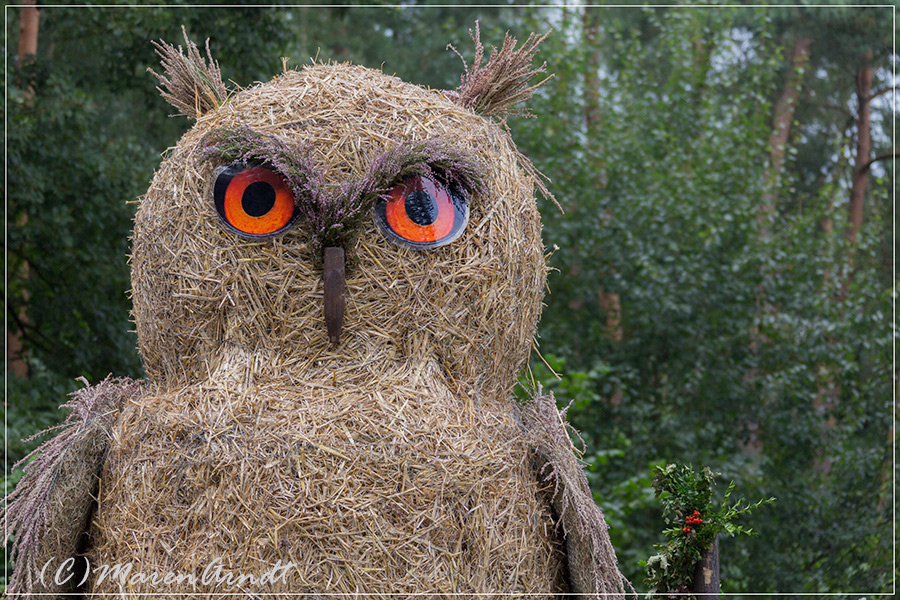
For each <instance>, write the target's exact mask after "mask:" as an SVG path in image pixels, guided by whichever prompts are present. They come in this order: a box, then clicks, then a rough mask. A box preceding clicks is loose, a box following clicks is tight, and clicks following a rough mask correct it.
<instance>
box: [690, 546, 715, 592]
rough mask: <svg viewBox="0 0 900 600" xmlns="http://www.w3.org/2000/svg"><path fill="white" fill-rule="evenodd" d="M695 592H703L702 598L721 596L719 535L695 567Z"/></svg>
mask: <svg viewBox="0 0 900 600" xmlns="http://www.w3.org/2000/svg"><path fill="white" fill-rule="evenodd" d="M692 591H693V592H694V594H703V596H701V597H702V598H712V599H714V600H718V598H719V536H718V535H717V536H716V537H715V538H714V539H713V543H712V546H710V547H709V548H708V549H707V550H706V552H704V553H703V556H702V557H700V562H698V563H697V566H696V567H694V589H693V590H692Z"/></svg>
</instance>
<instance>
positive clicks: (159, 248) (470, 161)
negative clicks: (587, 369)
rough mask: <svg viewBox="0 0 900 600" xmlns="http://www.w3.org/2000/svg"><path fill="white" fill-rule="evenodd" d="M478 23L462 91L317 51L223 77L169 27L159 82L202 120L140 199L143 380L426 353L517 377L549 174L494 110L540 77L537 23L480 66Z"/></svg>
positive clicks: (448, 368)
mask: <svg viewBox="0 0 900 600" xmlns="http://www.w3.org/2000/svg"><path fill="white" fill-rule="evenodd" d="M473 39H474V40H475V44H476V49H477V53H476V60H475V63H474V64H473V65H472V67H470V68H466V69H465V72H464V74H463V76H462V85H461V86H460V88H459V89H458V90H457V91H455V92H445V91H438V90H432V89H427V88H423V87H420V86H417V85H413V84H410V83H406V82H403V81H401V80H400V79H398V78H396V77H393V76H389V75H385V74H384V73H382V72H380V71H377V70H373V69H368V68H364V67H360V66H354V65H350V64H321V63H313V64H310V65H308V66H306V67H304V68H302V69H300V70H287V69H285V71H284V72H283V73H282V74H280V75H278V76H277V77H275V78H274V79H272V80H271V81H269V82H267V83H263V84H259V85H255V86H253V87H249V88H246V89H242V90H228V89H226V88H225V86H224V85H223V84H222V80H221V76H220V74H219V69H218V65H217V64H216V63H215V62H214V61H213V59H212V58H211V56H209V45H208V42H207V49H206V50H207V58H203V57H202V56H201V55H200V53H199V51H198V49H197V47H196V46H195V45H194V44H192V43H191V42H190V41H189V40H188V39H187V37H186V36H185V42H186V46H187V53H184V51H183V50H182V48H181V47H179V48H178V49H177V50H176V49H175V48H174V47H172V46H169V45H167V44H165V43H162V44H160V45H159V46H158V50H159V51H160V54H161V56H162V58H163V67H164V71H165V72H164V74H163V75H157V76H158V77H159V78H160V80H161V82H162V89H161V91H162V92H163V96H164V97H166V98H167V99H168V100H169V101H170V103H171V104H173V105H174V106H176V107H177V108H178V109H179V110H180V111H181V112H182V113H183V114H185V115H187V116H189V117H191V118H193V119H195V120H196V123H195V124H194V126H193V127H192V128H191V129H190V130H189V131H188V132H187V133H186V134H185V135H184V136H183V137H182V139H181V140H180V141H179V142H178V144H177V145H176V146H175V147H174V148H173V149H171V150H170V151H169V152H168V154H167V156H166V157H165V159H164V161H163V163H162V165H161V166H160V168H159V170H158V171H157V172H156V174H155V176H154V178H153V181H152V184H151V186H150V189H149V190H148V192H147V193H146V194H145V195H144V196H143V197H142V199H141V201H140V205H139V208H138V211H137V215H136V217H135V226H134V234H133V250H132V256H131V265H132V294H133V301H134V311H133V316H134V321H135V324H136V329H137V334H138V346H139V350H140V352H141V355H142V357H143V359H144V365H145V369H146V371H147V375H148V378H149V379H150V380H151V381H154V382H156V383H160V384H164V385H179V384H185V383H188V382H191V381H196V380H198V379H203V378H205V377H208V376H209V375H210V374H211V373H214V372H216V370H217V369H221V368H224V367H223V365H228V366H229V368H232V369H233V368H235V366H236V365H237V367H238V368H242V369H245V370H246V371H247V372H248V373H252V375H253V377H255V378H276V377H280V378H290V379H298V380H299V379H310V378H315V377H319V376H321V377H322V378H326V379H327V378H328V377H332V378H337V377H340V378H346V377H359V378H365V377H366V373H367V372H371V371H373V370H380V369H384V368H386V365H390V364H393V363H396V362H397V361H410V360H419V361H430V362H433V363H434V364H435V365H438V366H439V367H440V370H441V372H442V373H443V374H444V376H445V377H446V379H447V380H448V383H450V384H451V385H452V386H453V387H454V388H456V389H457V391H459V392H460V393H464V394H468V395H479V396H481V395H488V394H498V393H501V392H503V391H508V390H509V388H511V387H512V385H513V384H514V383H515V376H516V374H517V372H518V371H519V370H520V369H521V368H522V367H523V365H524V363H525V361H526V360H527V357H528V355H529V351H530V347H531V345H532V343H533V337H534V334H535V328H536V324H537V321H538V318H539V315H540V308H541V300H542V296H543V289H544V285H545V274H546V267H545V261H544V254H543V245H542V242H541V224H540V215H539V214H538V210H537V206H536V202H535V196H534V190H535V187H536V186H537V187H539V188H541V189H543V190H546V188H544V187H543V184H542V183H541V182H540V179H539V178H538V176H537V174H536V171H535V169H534V168H533V167H532V166H531V163H530V162H529V161H528V160H527V159H526V158H525V157H523V156H522V155H521V154H520V153H519V151H518V150H517V149H516V146H515V145H514V144H513V141H512V140H511V138H510V135H509V132H508V129H507V128H506V127H505V123H504V121H503V119H504V118H505V115H506V114H507V113H508V112H509V111H510V109H511V107H512V106H513V105H514V104H516V103H517V102H519V101H521V100H524V99H526V98H527V97H528V96H529V95H530V93H531V91H532V90H533V89H535V88H536V87H537V85H540V84H537V85H532V84H530V83H529V81H530V80H531V78H532V77H533V76H534V75H535V74H536V73H539V72H541V71H542V70H543V67H541V68H539V69H532V68H531V66H530V64H531V61H532V59H533V56H534V54H535V52H536V47H537V45H538V44H539V43H540V41H541V40H542V39H543V38H541V37H537V36H531V37H529V39H528V41H527V42H526V43H525V44H524V45H523V46H522V47H520V48H518V49H516V47H515V46H516V42H515V40H514V39H512V38H509V37H508V36H507V39H506V41H505V43H504V45H503V47H502V49H500V50H499V51H497V50H495V51H494V52H493V53H492V55H491V57H490V60H488V61H487V63H486V64H484V65H482V49H481V48H482V47H481V43H480V40H479V39H478V33H477V29H476V32H475V34H474V35H473ZM541 83H543V82H541ZM329 274H330V275H329ZM328 305H330V306H331V313H332V314H331V315H329V317H328V319H326V312H327V309H326V306H328ZM336 312H338V313H341V314H339V315H337V316H336Z"/></svg>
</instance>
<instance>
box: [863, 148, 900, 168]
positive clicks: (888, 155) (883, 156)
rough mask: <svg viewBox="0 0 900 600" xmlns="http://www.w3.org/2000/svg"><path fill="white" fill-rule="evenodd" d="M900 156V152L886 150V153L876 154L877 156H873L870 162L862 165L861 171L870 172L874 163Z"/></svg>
mask: <svg viewBox="0 0 900 600" xmlns="http://www.w3.org/2000/svg"><path fill="white" fill-rule="evenodd" d="M898 156H900V152H885V153H884V154H879V155H878V156H876V157H875V158H873V159H872V160H870V161H869V162H867V163H866V164H864V165H863V166H862V168H860V170H859V171H860V173H866V172H868V170H869V167H871V166H872V164H873V163H876V162H878V161H879V160H887V159H889V158H897V157H898Z"/></svg>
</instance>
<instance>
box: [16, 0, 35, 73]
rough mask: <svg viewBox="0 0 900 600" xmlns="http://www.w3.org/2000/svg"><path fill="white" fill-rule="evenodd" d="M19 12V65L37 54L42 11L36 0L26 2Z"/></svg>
mask: <svg viewBox="0 0 900 600" xmlns="http://www.w3.org/2000/svg"><path fill="white" fill-rule="evenodd" d="M22 4H23V5H24V6H22V10H21V11H20V12H19V52H18V54H17V56H18V58H19V63H20V64H21V63H22V62H24V61H25V60H26V59H27V58H28V57H29V56H32V57H33V56H34V55H36V54H37V40H38V21H39V19H40V16H41V14H40V11H39V10H38V8H37V6H36V4H35V0H25V1H24V2H23V3H22Z"/></svg>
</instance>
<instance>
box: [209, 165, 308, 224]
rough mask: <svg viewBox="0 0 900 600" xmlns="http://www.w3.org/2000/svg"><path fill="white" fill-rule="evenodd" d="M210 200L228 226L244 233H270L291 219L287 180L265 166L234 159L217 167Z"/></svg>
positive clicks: (294, 212)
mask: <svg viewBox="0 0 900 600" xmlns="http://www.w3.org/2000/svg"><path fill="white" fill-rule="evenodd" d="M213 177H214V184H213V200H214V201H215V204H216V211H217V212H218V213H219V217H221V219H222V222H223V223H224V224H225V226H226V227H228V229H231V230H232V231H234V232H235V233H238V234H240V235H242V236H245V237H251V238H252V237H269V236H272V235H275V234H277V233H281V232H283V231H285V230H286V229H288V228H289V227H290V226H291V224H292V223H293V222H294V219H295V217H296V211H295V209H294V194H293V193H292V192H291V188H290V186H289V185H288V183H287V180H286V179H285V178H284V177H283V176H282V175H280V174H279V173H276V172H275V171H272V170H271V169H267V168H265V167H259V166H252V165H246V164H243V163H235V164H232V165H227V166H222V167H219V168H218V169H216V171H215V173H214V175H213Z"/></svg>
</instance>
